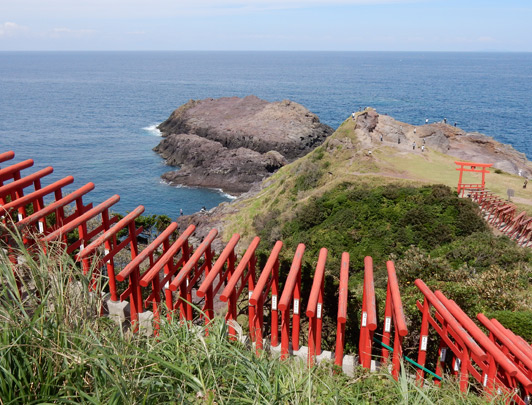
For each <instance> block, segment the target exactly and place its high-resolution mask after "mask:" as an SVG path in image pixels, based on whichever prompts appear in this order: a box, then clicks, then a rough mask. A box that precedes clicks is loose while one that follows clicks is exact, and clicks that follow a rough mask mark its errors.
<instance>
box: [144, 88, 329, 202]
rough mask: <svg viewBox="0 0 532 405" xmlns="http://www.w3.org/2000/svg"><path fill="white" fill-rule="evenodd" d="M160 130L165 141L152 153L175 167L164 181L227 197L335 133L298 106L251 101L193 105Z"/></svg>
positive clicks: (197, 102)
mask: <svg viewBox="0 0 532 405" xmlns="http://www.w3.org/2000/svg"><path fill="white" fill-rule="evenodd" d="M158 128H159V130H160V131H161V133H162V136H163V140H162V141H161V142H160V143H159V145H157V146H156V147H155V148H154V150H155V151H156V152H157V153H159V154H160V155H161V156H162V157H163V158H164V159H165V160H166V163H167V164H168V165H171V166H179V170H177V171H170V172H167V173H165V174H163V176H162V178H163V179H164V180H165V181H167V182H169V183H170V184H180V185H186V186H191V187H205V188H219V189H222V190H223V191H225V192H228V193H231V194H241V193H244V192H247V191H249V190H250V189H251V187H252V186H253V185H254V184H257V183H258V182H260V181H261V180H263V179H264V178H266V177H268V176H269V175H271V174H272V173H274V172H275V171H276V170H278V169H279V168H281V167H282V166H284V165H286V164H287V163H290V162H292V161H294V160H295V159H297V158H299V157H301V156H304V155H305V154H307V153H308V152H310V151H311V150H313V149H314V148H316V147H317V146H319V145H321V144H322V143H323V142H324V141H325V139H326V138H327V137H328V136H329V135H331V134H332V133H333V132H334V131H333V129H332V128H331V127H329V126H327V125H325V124H322V123H320V120H319V118H318V117H317V116H316V115H315V114H313V113H311V112H310V111H309V110H307V109H306V108H305V107H303V106H301V105H300V104H298V103H295V102H292V101H288V100H284V101H280V102H272V103H270V102H267V101H265V100H261V99H259V98H258V97H255V96H247V97H244V98H238V97H224V98H220V99H212V98H210V99H205V100H191V101H189V102H188V103H186V104H184V105H182V106H181V107H179V108H178V109H177V110H175V111H174V112H173V113H172V114H171V115H170V117H169V118H168V119H167V120H166V121H164V122H163V123H162V124H160V125H159V126H158Z"/></svg>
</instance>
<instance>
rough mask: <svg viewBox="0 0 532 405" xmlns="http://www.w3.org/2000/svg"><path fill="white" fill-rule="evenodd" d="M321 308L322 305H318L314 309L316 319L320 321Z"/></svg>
mask: <svg viewBox="0 0 532 405" xmlns="http://www.w3.org/2000/svg"><path fill="white" fill-rule="evenodd" d="M321 307H322V304H318V307H317V308H316V318H318V319H321Z"/></svg>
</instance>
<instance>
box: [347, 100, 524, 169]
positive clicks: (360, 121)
mask: <svg viewBox="0 0 532 405" xmlns="http://www.w3.org/2000/svg"><path fill="white" fill-rule="evenodd" d="M356 134H357V137H358V138H359V139H360V140H361V141H362V142H363V143H364V145H365V146H366V147H368V148H371V145H372V144H373V147H375V143H377V146H378V143H379V142H378V141H379V140H380V138H381V136H382V139H383V142H386V143H389V144H390V143H391V144H393V145H395V144H397V145H401V144H400V143H398V142H399V141H400V142H402V147H404V145H405V144H408V145H411V144H413V142H416V145H417V147H418V148H419V147H421V146H422V145H425V146H426V148H429V149H431V150H435V151H438V152H441V153H445V154H447V155H450V156H453V157H456V158H457V159H459V160H462V161H466V162H479V163H482V162H484V163H493V167H494V168H495V169H500V170H503V171H505V172H507V173H511V174H517V175H521V176H525V177H530V176H531V175H532V165H531V163H530V162H529V161H528V160H527V158H526V156H525V154H524V153H521V152H518V151H517V150H515V149H514V148H513V147H512V146H511V145H507V144H503V143H500V142H497V141H496V140H494V139H493V138H492V137H490V136H487V135H484V134H481V133H478V132H466V131H464V130H463V129H461V128H457V127H454V126H452V125H448V124H445V123H442V122H439V123H433V124H427V125H420V126H414V125H410V124H406V123H404V122H400V121H396V120H395V119H393V118H392V117H390V116H387V115H380V114H379V113H377V111H375V110H373V109H368V110H366V111H364V112H362V113H360V114H358V115H357V119H356ZM376 141H377V142H376Z"/></svg>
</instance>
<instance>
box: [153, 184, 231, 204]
mask: <svg viewBox="0 0 532 405" xmlns="http://www.w3.org/2000/svg"><path fill="white" fill-rule="evenodd" d="M159 183H161V184H164V185H166V186H170V187H174V188H188V189H190V190H202V189H203V190H212V191H216V192H217V193H218V194H220V195H221V196H223V197H225V198H227V199H229V200H236V199H237V198H238V196H236V195H231V194H228V193H225V192H224V191H223V190H222V189H221V188H203V187H191V186H185V185H184V184H172V183H170V182H168V181H166V180H164V179H159Z"/></svg>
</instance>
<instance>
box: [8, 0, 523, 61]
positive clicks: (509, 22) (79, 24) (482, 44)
mask: <svg viewBox="0 0 532 405" xmlns="http://www.w3.org/2000/svg"><path fill="white" fill-rule="evenodd" d="M531 22H532V0H519V1H518V0H504V1H501V0H499V1H492V0H486V1H480V0H471V1H470V0H461V1H458V0H457V1H455V0H306V1H305V0H269V1H266V0H189V1H182V0H91V1H87V0H0V50H323V51H524V52H532V23H531Z"/></svg>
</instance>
